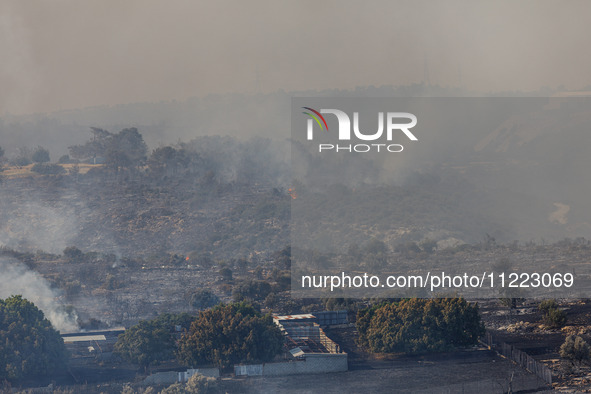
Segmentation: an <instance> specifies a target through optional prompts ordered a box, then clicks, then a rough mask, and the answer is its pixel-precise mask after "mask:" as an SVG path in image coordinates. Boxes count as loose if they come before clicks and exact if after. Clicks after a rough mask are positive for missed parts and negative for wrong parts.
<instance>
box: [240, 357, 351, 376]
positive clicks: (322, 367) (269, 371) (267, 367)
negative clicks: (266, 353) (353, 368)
mask: <svg viewBox="0 0 591 394" xmlns="http://www.w3.org/2000/svg"><path fill="white" fill-rule="evenodd" d="M260 365H261V364H258V365H253V366H244V365H236V366H234V372H235V373H236V375H237V376H256V375H260V374H261V372H260ZM247 367H250V368H247ZM348 369H349V367H348V364H347V354H346V353H341V354H321V353H314V354H306V355H305V356H304V358H303V359H301V360H294V361H287V362H282V363H266V364H262V375H263V376H281V375H299V374H314V373H328V372H342V371H347V370H348Z"/></svg>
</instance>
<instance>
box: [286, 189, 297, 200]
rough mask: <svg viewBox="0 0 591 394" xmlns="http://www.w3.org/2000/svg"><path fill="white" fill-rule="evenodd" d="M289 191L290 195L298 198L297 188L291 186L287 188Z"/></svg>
mask: <svg viewBox="0 0 591 394" xmlns="http://www.w3.org/2000/svg"><path fill="white" fill-rule="evenodd" d="M287 191H288V192H289V195H290V196H291V198H292V199H294V200H295V199H296V198H298V194H297V193H296V191H295V189H291V188H289V189H287Z"/></svg>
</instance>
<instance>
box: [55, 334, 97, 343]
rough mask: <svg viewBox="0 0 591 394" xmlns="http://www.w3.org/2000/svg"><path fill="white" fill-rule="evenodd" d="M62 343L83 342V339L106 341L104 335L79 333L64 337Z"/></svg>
mask: <svg viewBox="0 0 591 394" xmlns="http://www.w3.org/2000/svg"><path fill="white" fill-rule="evenodd" d="M63 339H64V343H73V342H84V341H106V340H107V338H106V337H105V336H104V335H80V336H77V337H65V338H63Z"/></svg>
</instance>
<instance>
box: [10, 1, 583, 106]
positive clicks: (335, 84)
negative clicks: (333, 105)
mask: <svg viewBox="0 0 591 394" xmlns="http://www.w3.org/2000/svg"><path fill="white" fill-rule="evenodd" d="M589 11H591V4H590V3H588V2H584V1H569V2H557V1H522V2H511V1H501V2H486V3H485V2H477V3H474V2H469V1H459V0H453V1H445V2H444V1H435V2H433V1H399V2H396V3H392V2H388V1H373V2H371V3H369V4H365V3H364V4H361V3H357V2H352V1H346V2H341V1H326V2H320V3H319V2H311V1H301V2H269V1H255V2H249V3H239V2H230V1H220V2H205V3H195V2H189V1H174V2H167V3H166V4H164V3H161V2H156V1H141V2H140V1H129V2H125V3H121V2H115V1H101V2H98V1H94V2H84V3H79V2H75V1H72V0H61V1H57V2H46V1H41V0H40V1H33V2H17V1H8V2H3V3H2V5H0V53H2V54H3V62H2V64H0V86H2V89H1V91H0V116H4V115H7V114H14V115H19V114H30V113H47V112H53V111H59V110H67V109H78V108H87V107H94V106H102V105H118V104H127V103H136V102H159V101H167V100H186V99H188V98H190V97H204V96H207V95H208V94H225V93H243V94H253V93H270V92H277V91H280V90H284V91H301V90H311V89H317V90H325V89H354V88H355V87H358V86H383V85H394V86H396V85H406V84H413V83H421V82H423V83H428V84H433V85H439V86H442V87H447V88H455V87H457V88H463V89H466V90H474V91H483V92H490V91H531V90H538V89H542V88H551V89H558V88H560V89H569V90H576V89H583V88H585V87H587V86H589V85H591V75H589V73H588V72H587V70H588V69H589V67H590V66H591V54H589V53H588V52H587V51H584V48H585V47H586V45H585V44H586V41H587V37H589V33H591V27H589V25H588V24H587V22H586V15H589Z"/></svg>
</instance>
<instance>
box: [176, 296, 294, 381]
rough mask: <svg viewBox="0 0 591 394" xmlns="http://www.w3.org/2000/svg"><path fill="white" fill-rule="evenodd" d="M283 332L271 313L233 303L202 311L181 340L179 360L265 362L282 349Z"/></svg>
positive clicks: (223, 364)
mask: <svg viewBox="0 0 591 394" xmlns="http://www.w3.org/2000/svg"><path fill="white" fill-rule="evenodd" d="M282 345H283V334H282V333H281V331H280V330H279V328H278V327H277V325H275V324H274V323H273V318H272V317H271V315H261V314H260V312H258V311H257V310H256V309H255V308H254V307H253V306H252V305H250V304H246V303H234V304H227V305H218V306H217V307H215V308H213V309H209V310H206V311H202V312H200V313H199V317H197V319H196V320H195V321H194V322H193V324H191V328H190V329H189V332H188V333H186V334H185V335H184V336H183V337H182V338H181V340H180V342H179V349H178V352H177V358H178V360H179V361H180V362H181V363H183V364H184V365H187V366H198V365H210V364H213V365H216V366H218V367H220V368H223V369H228V368H231V367H232V365H234V364H237V363H241V362H265V361H270V360H272V359H273V357H274V356H275V355H277V354H278V353H279V352H281V349H282Z"/></svg>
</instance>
